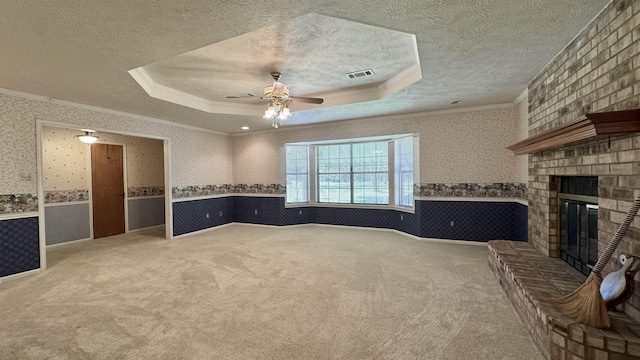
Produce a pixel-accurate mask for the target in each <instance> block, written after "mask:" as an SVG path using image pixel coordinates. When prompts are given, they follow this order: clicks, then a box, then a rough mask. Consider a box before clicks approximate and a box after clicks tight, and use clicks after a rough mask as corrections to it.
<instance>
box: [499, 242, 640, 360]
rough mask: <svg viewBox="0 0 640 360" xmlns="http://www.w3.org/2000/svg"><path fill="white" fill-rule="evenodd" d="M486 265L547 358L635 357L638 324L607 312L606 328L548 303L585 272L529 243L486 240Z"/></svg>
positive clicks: (598, 359) (617, 359)
mask: <svg viewBox="0 0 640 360" xmlns="http://www.w3.org/2000/svg"><path fill="white" fill-rule="evenodd" d="M489 267H490V268H491V270H493V272H494V274H496V277H497V278H498V280H499V282H500V285H501V286H502V288H503V289H504V291H505V292H506V294H507V296H508V297H509V299H511V302H512V303H513V306H514V307H515V309H516V312H517V313H518V315H520V318H521V319H522V321H523V322H524V324H525V326H526V327H527V329H528V330H529V333H530V334H531V336H532V337H533V340H534V342H535V343H536V345H537V346H538V348H539V349H540V350H541V351H542V353H543V354H544V356H545V357H546V358H547V359H553V360H560V359H562V360H564V359H596V360H621V359H630V360H633V359H637V360H640V324H638V323H637V322H635V321H633V319H631V318H630V317H629V316H627V315H625V314H623V313H618V312H609V316H610V318H611V328H610V329H608V330H600V329H595V328H592V327H588V326H585V325H583V324H580V323H577V322H575V321H574V320H572V319H570V318H568V317H567V316H565V315H563V314H561V313H559V312H558V311H557V310H555V309H554V308H553V306H552V305H551V303H550V300H551V299H553V298H558V297H560V296H562V295H565V294H568V293H570V292H571V291H573V290H575V289H576V288H577V287H578V286H580V285H581V284H582V283H584V281H585V280H586V277H585V276H584V275H583V274H581V273H580V272H578V271H577V270H575V269H573V268H572V267H571V266H569V265H568V264H566V263H564V262H563V261H562V260H560V259H557V258H549V257H546V256H544V255H542V254H540V253H539V252H538V251H537V250H536V249H534V248H533V247H532V246H531V245H530V244H529V243H526V242H515V241H503V240H493V241H489Z"/></svg>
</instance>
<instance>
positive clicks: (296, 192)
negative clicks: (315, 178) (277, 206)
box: [286, 146, 309, 203]
mask: <svg viewBox="0 0 640 360" xmlns="http://www.w3.org/2000/svg"><path fill="white" fill-rule="evenodd" d="M286 167H287V203H306V202H309V148H308V147H307V146H287V147H286Z"/></svg>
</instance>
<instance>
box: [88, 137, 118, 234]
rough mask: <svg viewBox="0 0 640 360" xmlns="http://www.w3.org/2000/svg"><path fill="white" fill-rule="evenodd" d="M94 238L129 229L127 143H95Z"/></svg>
mask: <svg viewBox="0 0 640 360" xmlns="http://www.w3.org/2000/svg"><path fill="white" fill-rule="evenodd" d="M91 194H92V195H91V196H92V201H93V237H94V239H97V238H101V237H106V236H112V235H118V234H123V233H124V232H125V228H126V227H125V206H124V201H125V185H124V147H123V146H122V145H113V144H92V145H91Z"/></svg>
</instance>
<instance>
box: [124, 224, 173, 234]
mask: <svg viewBox="0 0 640 360" xmlns="http://www.w3.org/2000/svg"><path fill="white" fill-rule="evenodd" d="M164 225H165V224H160V225H153V226H148V227H143V228H138V229H133V230H129V231H127V234H131V233H136V232H140V231H146V230H154V229H160V228H163V227H164Z"/></svg>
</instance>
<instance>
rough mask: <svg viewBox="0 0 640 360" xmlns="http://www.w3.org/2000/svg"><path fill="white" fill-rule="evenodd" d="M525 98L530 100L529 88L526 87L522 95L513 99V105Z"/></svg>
mask: <svg viewBox="0 0 640 360" xmlns="http://www.w3.org/2000/svg"><path fill="white" fill-rule="evenodd" d="M525 100H529V88H525V89H524V90H523V91H522V92H521V93H520V95H518V97H516V99H515V100H513V105H518V104H520V103H521V102H523V101H525Z"/></svg>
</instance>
